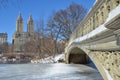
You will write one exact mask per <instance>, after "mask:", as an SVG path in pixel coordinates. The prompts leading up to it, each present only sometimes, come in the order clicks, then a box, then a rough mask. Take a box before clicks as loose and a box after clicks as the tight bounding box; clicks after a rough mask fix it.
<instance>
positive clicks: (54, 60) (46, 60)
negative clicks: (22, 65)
mask: <svg viewBox="0 0 120 80" xmlns="http://www.w3.org/2000/svg"><path fill="white" fill-rule="evenodd" d="M59 60H65V55H64V53H62V54H59V55H56V56H55V58H53V56H49V57H47V58H44V59H35V60H31V63H58V62H59Z"/></svg>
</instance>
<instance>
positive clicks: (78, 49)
mask: <svg viewBox="0 0 120 80" xmlns="http://www.w3.org/2000/svg"><path fill="white" fill-rule="evenodd" d="M71 56H72V57H71ZM76 56H77V57H76ZM78 58H79V59H78ZM80 58H82V59H80ZM90 61H92V62H93V64H94V65H95V66H96V68H97V69H98V71H99V72H100V74H101V75H102V77H103V79H104V80H109V79H108V75H107V74H106V72H105V69H104V67H103V66H102V65H101V64H100V63H101V62H100V61H99V60H98V59H97V57H96V54H94V51H93V52H92V51H90V50H87V49H86V48H85V47H82V46H80V45H78V44H71V45H70V46H69V47H68V48H67V52H66V63H68V64H69V63H75V64H76V63H77V64H87V63H89V62H90Z"/></svg>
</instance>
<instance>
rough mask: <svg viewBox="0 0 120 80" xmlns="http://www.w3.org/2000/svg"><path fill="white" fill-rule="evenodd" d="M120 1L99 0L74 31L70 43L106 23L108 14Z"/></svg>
mask: <svg viewBox="0 0 120 80" xmlns="http://www.w3.org/2000/svg"><path fill="white" fill-rule="evenodd" d="M119 3H120V0H97V1H96V3H95V4H94V6H93V8H91V10H90V11H89V13H88V14H87V16H86V17H85V18H84V19H83V21H81V23H80V24H79V26H78V27H77V28H76V29H75V30H74V32H73V33H72V35H71V37H70V40H69V43H71V41H73V40H74V39H76V38H78V37H80V36H84V35H86V34H88V33H90V32H91V31H93V30H95V29H96V28H98V27H99V26H100V25H102V24H103V23H105V22H106V21H108V20H107V18H108V14H109V13H110V11H112V10H113V9H114V8H116V7H117V6H118V5H119Z"/></svg>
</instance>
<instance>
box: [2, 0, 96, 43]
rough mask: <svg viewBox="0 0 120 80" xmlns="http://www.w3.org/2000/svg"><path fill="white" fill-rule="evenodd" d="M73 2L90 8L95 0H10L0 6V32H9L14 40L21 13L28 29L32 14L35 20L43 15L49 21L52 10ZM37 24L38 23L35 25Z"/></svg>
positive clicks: (9, 37)
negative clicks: (13, 36) (28, 21)
mask: <svg viewBox="0 0 120 80" xmlns="http://www.w3.org/2000/svg"><path fill="white" fill-rule="evenodd" d="M72 2H74V3H78V4H80V5H82V6H83V7H85V8H86V9H87V10H89V9H90V8H91V7H92V6H93V4H94V2H95V0H8V3H6V4H5V5H6V7H4V8H0V33H5V32H6V33H7V34H8V42H9V43H11V42H12V35H13V34H14V32H15V31H16V20H17V17H18V15H19V13H21V14H22V17H23V20H24V29H25V31H26V29H27V20H28V18H29V16H30V14H32V17H33V20H34V22H36V21H37V20H39V19H40V18H41V17H43V18H44V20H45V22H47V20H48V18H49V16H50V15H51V14H52V11H59V10H61V9H65V8H67V7H68V6H69V5H70V4H71V3H72ZM35 26H36V25H35Z"/></svg>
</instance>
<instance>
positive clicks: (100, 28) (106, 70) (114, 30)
mask: <svg viewBox="0 0 120 80" xmlns="http://www.w3.org/2000/svg"><path fill="white" fill-rule="evenodd" d="M65 54H66V63H80V64H86V63H88V62H89V60H90V59H91V60H92V62H93V63H94V64H95V65H96V67H97V69H98V70H99V72H100V73H101V75H102V77H103V78H104V80H120V0H96V2H95V4H94V6H93V7H92V8H91V10H90V11H89V13H88V14H87V16H86V17H85V18H84V19H83V20H82V21H81V22H80V24H79V25H78V27H77V28H76V29H75V30H74V32H73V33H72V35H71V37H70V40H69V42H68V44H67V46H66V48H65Z"/></svg>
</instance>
